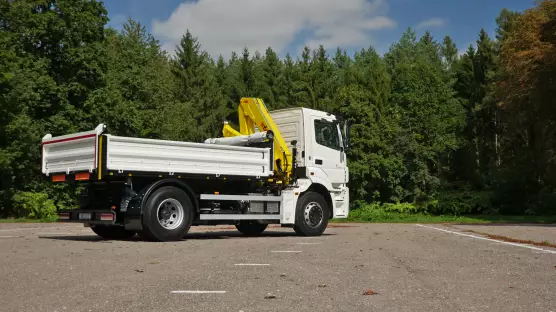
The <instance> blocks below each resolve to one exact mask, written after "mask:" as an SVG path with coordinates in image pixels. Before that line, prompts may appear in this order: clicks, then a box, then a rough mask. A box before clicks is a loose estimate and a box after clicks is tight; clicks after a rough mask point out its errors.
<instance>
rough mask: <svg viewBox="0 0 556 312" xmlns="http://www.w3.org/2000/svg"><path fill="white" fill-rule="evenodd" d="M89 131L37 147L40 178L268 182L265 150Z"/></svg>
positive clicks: (269, 156)
mask: <svg viewBox="0 0 556 312" xmlns="http://www.w3.org/2000/svg"><path fill="white" fill-rule="evenodd" d="M104 129H105V127H104V125H99V126H98V127H97V128H96V129H95V130H92V131H88V132H80V133H75V134H71V135H64V136H59V137H52V136H51V135H46V136H45V137H44V138H43V142H42V156H43V157H42V172H43V174H45V175H54V174H62V173H63V174H74V173H79V172H88V173H94V174H93V175H92V176H93V177H98V178H101V177H102V176H103V175H105V174H108V173H118V174H121V173H124V174H125V173H135V174H136V175H137V174H141V173H144V174H164V175H178V174H182V175H187V174H193V175H211V176H249V177H268V176H271V175H272V170H273V168H272V151H271V148H254V147H243V146H228V145H217V144H207V143H192V142H179V141H168V140H153V139H143V138H132V137H123V136H115V135H109V134H102V131H103V130H104Z"/></svg>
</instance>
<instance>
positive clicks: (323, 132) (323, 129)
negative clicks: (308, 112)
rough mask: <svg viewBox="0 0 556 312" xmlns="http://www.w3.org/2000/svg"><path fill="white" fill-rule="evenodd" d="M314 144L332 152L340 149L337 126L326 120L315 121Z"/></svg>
mask: <svg viewBox="0 0 556 312" xmlns="http://www.w3.org/2000/svg"><path fill="white" fill-rule="evenodd" d="M315 137H316V142H317V143H318V144H320V145H323V146H326V147H328V148H331V149H334V150H338V151H339V150H340V149H341V143H340V142H341V140H340V131H339V128H338V125H337V124H336V123H334V122H331V121H327V120H322V119H319V120H315Z"/></svg>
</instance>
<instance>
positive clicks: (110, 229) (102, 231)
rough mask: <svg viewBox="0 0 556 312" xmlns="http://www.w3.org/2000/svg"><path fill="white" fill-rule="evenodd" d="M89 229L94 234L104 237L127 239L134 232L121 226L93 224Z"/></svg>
mask: <svg viewBox="0 0 556 312" xmlns="http://www.w3.org/2000/svg"><path fill="white" fill-rule="evenodd" d="M91 230H93V232H95V234H96V235H98V236H100V237H102V238H104V239H129V238H131V237H133V235H135V234H136V232H134V231H128V230H126V229H125V228H124V227H123V226H108V225H95V226H92V227H91Z"/></svg>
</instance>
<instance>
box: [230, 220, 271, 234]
mask: <svg viewBox="0 0 556 312" xmlns="http://www.w3.org/2000/svg"><path fill="white" fill-rule="evenodd" d="M267 226H268V224H264V223H258V222H256V221H240V222H239V224H236V229H237V230H238V231H240V232H241V233H242V234H243V235H245V236H257V235H260V234H261V233H262V232H264V230H266V227H267Z"/></svg>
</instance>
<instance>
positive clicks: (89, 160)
mask: <svg viewBox="0 0 556 312" xmlns="http://www.w3.org/2000/svg"><path fill="white" fill-rule="evenodd" d="M104 129H105V126H104V124H100V125H98V126H97V127H96V128H95V129H94V130H91V131H85V132H79V133H74V134H68V135H63V136H57V137H52V135H51V134H47V135H45V136H44V137H43V139H42V165H41V166H42V173H43V174H45V175H47V176H48V175H51V174H55V173H64V174H72V173H76V172H92V171H93V170H95V169H96V168H97V161H98V160H97V145H98V137H99V135H100V134H101V133H102V132H103V130H104Z"/></svg>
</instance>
